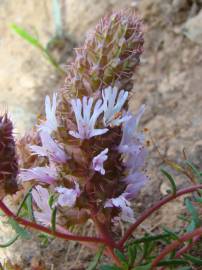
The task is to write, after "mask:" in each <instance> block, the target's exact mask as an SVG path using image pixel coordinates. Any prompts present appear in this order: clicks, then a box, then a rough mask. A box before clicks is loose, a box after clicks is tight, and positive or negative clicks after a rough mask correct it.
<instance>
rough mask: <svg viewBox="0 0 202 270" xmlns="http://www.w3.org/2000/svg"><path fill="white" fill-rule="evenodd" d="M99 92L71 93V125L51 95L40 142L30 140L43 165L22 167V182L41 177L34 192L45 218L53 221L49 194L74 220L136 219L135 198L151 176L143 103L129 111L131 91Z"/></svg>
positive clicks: (43, 220) (40, 215)
mask: <svg viewBox="0 0 202 270" xmlns="http://www.w3.org/2000/svg"><path fill="white" fill-rule="evenodd" d="M99 96H100V98H99V97H97V98H95V97H94V98H93V97H87V96H84V97H83V98H82V99H78V98H76V99H71V100H70V102H69V106H70V109H69V110H70V112H71V114H70V117H69V119H67V120H68V121H67V122H68V125H66V126H65V125H64V126H62V123H61V122H60V121H59V119H58V117H57V115H56V111H57V96H56V95H55V94H54V95H53V102H52V104H51V102H50V98H49V97H46V101H45V112H46V119H45V120H43V121H41V123H40V125H39V126H38V127H37V132H38V136H39V138H40V144H39V145H30V146H29V148H30V150H31V151H32V154H33V155H35V156H37V158H38V159H39V160H40V164H42V165H41V166H36V167H31V168H28V169H22V170H21V173H20V179H21V181H22V182H25V181H31V180H32V181H33V182H34V183H37V185H36V186H35V187H34V189H33V191H32V193H33V198H34V200H35V201H36V205H37V206H38V208H39V209H40V211H35V217H36V219H38V221H39V222H41V223H43V224H46V225H49V224H50V219H51V206H50V205H49V204H48V200H49V197H50V196H52V198H54V204H53V205H54V207H57V209H58V216H61V215H64V213H65V218H66V219H67V224H70V225H72V224H80V223H83V222H85V221H86V220H87V219H88V218H90V217H92V213H93V215H95V216H96V218H97V219H98V220H102V219H103V216H104V217H105V220H104V222H105V223H108V224H110V223H111V221H112V220H116V219H117V218H121V219H122V220H124V221H128V222H132V221H133V220H134V217H133V210H132V209H131V208H130V201H131V200H132V199H134V197H135V196H136V194H137V192H138V191H139V190H140V188H141V187H142V186H143V185H144V184H145V181H146V176H145V175H144V173H143V171H142V169H143V166H144V162H145V157H146V150H145V148H144V145H143V143H144V136H143V134H142V133H139V132H138V130H137V128H138V123H139V120H140V117H141V116H142V114H143V112H144V106H142V107H141V108H140V110H139V112H138V113H137V115H132V114H131V113H129V112H127V111H126V107H127V98H128V92H127V91H125V90H118V88H116V87H111V86H109V87H107V88H105V89H103V90H101V91H100V95H99ZM47 190H49V191H47ZM40 194H44V195H43V196H41V195H40ZM70 220H71V222H70ZM69 222H70V223H69Z"/></svg>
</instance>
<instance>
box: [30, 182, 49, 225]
mask: <svg viewBox="0 0 202 270" xmlns="http://www.w3.org/2000/svg"><path fill="white" fill-rule="evenodd" d="M32 197H33V199H34V201H35V203H36V205H37V206H38V208H39V209H40V211H34V216H35V218H36V220H37V221H38V222H40V223H41V224H43V225H45V226H49V225H50V224H51V208H50V206H49V204H48V200H49V193H48V191H47V189H45V188H43V187H41V186H39V185H38V186H36V187H35V188H34V189H33V190H32Z"/></svg>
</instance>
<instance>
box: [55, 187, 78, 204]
mask: <svg viewBox="0 0 202 270" xmlns="http://www.w3.org/2000/svg"><path fill="white" fill-rule="evenodd" d="M55 190H56V191H57V192H58V193H59V197H58V200H57V203H58V204H59V205H60V206H68V207H73V206H74V205H75V203H76V199H77V197H78V196H79V195H80V189H79V185H78V184H77V183H75V189H70V188H64V187H57V188H55Z"/></svg>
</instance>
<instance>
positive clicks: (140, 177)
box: [123, 172, 148, 200]
mask: <svg viewBox="0 0 202 270" xmlns="http://www.w3.org/2000/svg"><path fill="white" fill-rule="evenodd" d="M147 180H148V177H147V176H146V175H145V174H144V173H142V172H135V173H133V174H130V175H128V176H127V177H125V178H124V179H123V181H124V182H125V183H126V184H127V187H126V189H125V191H124V194H125V198H126V199H128V200H132V199H134V198H135V196H136V195H137V193H138V192H139V191H140V189H141V188H142V187H143V186H144V185H145V183H146V181H147Z"/></svg>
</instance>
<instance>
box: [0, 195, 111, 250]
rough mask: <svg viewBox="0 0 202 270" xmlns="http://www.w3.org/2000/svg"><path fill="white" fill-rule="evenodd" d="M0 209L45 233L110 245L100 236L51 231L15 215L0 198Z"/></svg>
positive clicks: (66, 238) (73, 239) (67, 238)
mask: <svg viewBox="0 0 202 270" xmlns="http://www.w3.org/2000/svg"><path fill="white" fill-rule="evenodd" d="M0 209H1V210H2V211H3V212H4V214H5V215H6V216H8V217H10V218H13V219H14V220H15V221H16V222H18V223H19V224H22V225H24V226H26V227H30V228H32V229H34V230H37V231H41V232H44V233H47V234H49V235H52V236H55V237H58V238H61V239H65V240H72V241H78V242H92V243H97V244H105V245H107V246H108V245H111V243H109V242H108V241H107V240H106V239H102V238H97V237H88V236H77V235H71V234H66V233H62V232H58V231H52V230H51V229H49V228H47V227H44V226H42V225H39V224H37V223H34V222H31V221H29V220H26V219H24V218H21V217H19V216H16V215H15V214H14V213H13V212H11V211H10V209H9V208H8V207H7V206H6V205H5V204H4V203H3V202H2V201H1V200H0Z"/></svg>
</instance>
